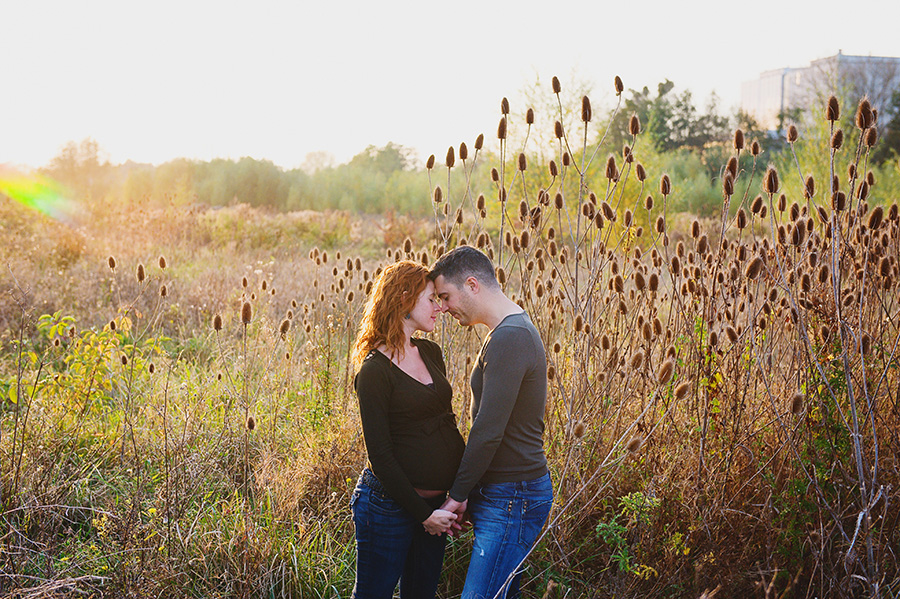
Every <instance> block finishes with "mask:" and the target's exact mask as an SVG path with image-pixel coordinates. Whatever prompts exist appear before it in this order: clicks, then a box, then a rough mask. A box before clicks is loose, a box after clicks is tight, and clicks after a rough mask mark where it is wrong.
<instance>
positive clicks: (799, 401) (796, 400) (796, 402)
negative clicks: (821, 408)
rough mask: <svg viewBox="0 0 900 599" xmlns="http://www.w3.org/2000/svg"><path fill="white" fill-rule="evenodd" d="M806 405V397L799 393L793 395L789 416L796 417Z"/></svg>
mask: <svg viewBox="0 0 900 599" xmlns="http://www.w3.org/2000/svg"><path fill="white" fill-rule="evenodd" d="M805 404H806V395H804V394H803V393H800V392H799V391H798V392H797V393H794V396H793V397H792V398H791V414H793V415H794V416H797V415H799V414H801V413H802V412H803V407H804V405H805Z"/></svg>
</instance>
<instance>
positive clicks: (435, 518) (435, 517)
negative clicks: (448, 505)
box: [422, 509, 458, 535]
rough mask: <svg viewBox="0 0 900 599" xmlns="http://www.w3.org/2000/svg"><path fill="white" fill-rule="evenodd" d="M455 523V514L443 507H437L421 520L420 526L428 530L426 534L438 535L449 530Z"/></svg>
mask: <svg viewBox="0 0 900 599" xmlns="http://www.w3.org/2000/svg"><path fill="white" fill-rule="evenodd" d="M454 525H455V526H458V525H457V524H456V514H454V513H453V512H451V511H448V510H445V509H437V510H434V511H433V512H431V515H430V516H428V519H427V520H425V522H422V526H424V527H425V530H427V531H428V534H432V535H439V534H443V533H445V532H450V531H451V530H452V527H453V526H454Z"/></svg>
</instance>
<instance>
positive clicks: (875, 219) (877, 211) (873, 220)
mask: <svg viewBox="0 0 900 599" xmlns="http://www.w3.org/2000/svg"><path fill="white" fill-rule="evenodd" d="M883 220H884V208H882V207H881V206H875V208H874V209H873V210H872V212H871V213H870V214H869V223H868V225H867V226H868V228H869V230H871V231H875V230H877V229H878V227H880V226H881V223H882V221H883Z"/></svg>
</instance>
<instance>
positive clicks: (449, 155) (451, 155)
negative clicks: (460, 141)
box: [444, 146, 456, 168]
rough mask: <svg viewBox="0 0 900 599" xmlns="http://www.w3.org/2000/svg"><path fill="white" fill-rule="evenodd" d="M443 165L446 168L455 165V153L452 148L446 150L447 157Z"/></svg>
mask: <svg viewBox="0 0 900 599" xmlns="http://www.w3.org/2000/svg"><path fill="white" fill-rule="evenodd" d="M444 164H446V165H447V168H453V165H454V164H456V151H455V150H454V149H453V146H450V147H449V148H447V157H446V158H445V159H444Z"/></svg>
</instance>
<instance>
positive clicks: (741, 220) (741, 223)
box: [736, 208, 747, 229]
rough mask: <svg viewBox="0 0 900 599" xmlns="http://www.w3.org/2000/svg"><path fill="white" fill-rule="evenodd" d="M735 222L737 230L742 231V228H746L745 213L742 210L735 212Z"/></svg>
mask: <svg viewBox="0 0 900 599" xmlns="http://www.w3.org/2000/svg"><path fill="white" fill-rule="evenodd" d="M736 222H737V228H738V229H743V228H744V227H746V226H747V213H746V212H744V209H743V208H741V209H740V210H738V211H737V218H736Z"/></svg>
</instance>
